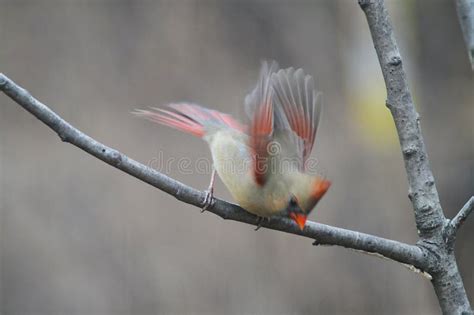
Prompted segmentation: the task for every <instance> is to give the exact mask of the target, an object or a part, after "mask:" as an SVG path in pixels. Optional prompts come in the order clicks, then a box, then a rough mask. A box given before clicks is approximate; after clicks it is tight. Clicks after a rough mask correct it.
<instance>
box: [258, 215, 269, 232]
mask: <svg viewBox="0 0 474 315" xmlns="http://www.w3.org/2000/svg"><path fill="white" fill-rule="evenodd" d="M265 220H266V221H270V218H265V217H258V219H257V227H256V228H255V231H258V230H259V229H260V228H261V227H262V222H263V221H265Z"/></svg>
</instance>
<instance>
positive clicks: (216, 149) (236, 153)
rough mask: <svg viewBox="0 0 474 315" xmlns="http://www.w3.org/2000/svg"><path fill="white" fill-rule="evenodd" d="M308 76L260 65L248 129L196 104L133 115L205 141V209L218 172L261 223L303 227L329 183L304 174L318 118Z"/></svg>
mask: <svg viewBox="0 0 474 315" xmlns="http://www.w3.org/2000/svg"><path fill="white" fill-rule="evenodd" d="M320 100H321V97H320V94H319V93H316V91H315V89H314V81H313V78H312V77H311V76H309V75H305V73H304V72H303V70H302V69H298V70H296V71H295V70H294V69H293V68H288V69H280V70H279V69H278V65H277V63H276V62H274V61H273V62H271V63H270V64H269V63H267V62H263V65H262V68H261V71H260V78H259V81H258V83H257V86H256V87H255V89H254V90H253V91H252V92H251V93H250V94H249V95H247V97H246V98H245V109H246V112H247V115H248V116H249V123H248V126H245V125H242V124H240V123H239V122H238V121H236V120H235V119H234V118H232V117H231V116H229V115H227V114H223V113H220V112H218V111H215V110H211V109H207V108H204V107H201V106H198V105H195V104H186V103H177V104H169V105H168V106H169V107H170V108H171V110H164V109H159V108H154V109H153V110H154V111H147V110H137V111H136V112H135V114H137V115H138V116H141V117H144V118H147V119H149V120H151V121H153V122H157V123H160V124H163V125H166V126H169V127H172V128H175V129H178V130H181V131H184V132H187V133H190V134H192V135H195V136H198V137H202V138H203V139H204V140H206V141H207V143H208V144H209V147H210V149H211V153H212V160H213V166H214V171H213V174H212V178H211V184H210V186H209V190H208V194H207V198H206V202H205V204H206V206H205V207H204V208H203V210H205V209H206V208H207V207H208V206H209V205H210V204H211V203H212V198H213V197H212V193H213V186H214V177H215V171H217V173H218V174H219V176H220V178H221V179H222V181H223V182H224V184H225V185H226V186H227V188H228V189H229V191H230V193H231V194H232V196H233V197H234V199H235V200H236V201H237V202H238V203H239V205H240V206H242V207H243V208H244V209H246V210H247V211H249V212H250V213H253V214H255V215H257V216H259V217H260V218H264V217H270V216H273V215H285V216H288V217H290V218H291V219H293V220H294V221H295V222H296V224H297V225H298V226H299V228H300V229H303V228H304V225H305V222H306V217H307V215H308V214H309V213H310V212H311V210H312V209H313V208H314V207H315V205H316V203H317V202H318V201H319V200H320V199H321V197H322V196H323V195H324V194H325V193H326V191H327V190H328V188H329V186H330V185H331V183H330V182H329V181H328V180H325V179H323V178H321V177H319V176H317V175H316V176H315V175H309V174H306V173H305V164H306V163H305V162H306V160H307V159H308V157H309V155H310V154H311V150H312V148H313V144H314V139H315V136H316V129H317V127H318V123H319V118H320V113H321V101H320Z"/></svg>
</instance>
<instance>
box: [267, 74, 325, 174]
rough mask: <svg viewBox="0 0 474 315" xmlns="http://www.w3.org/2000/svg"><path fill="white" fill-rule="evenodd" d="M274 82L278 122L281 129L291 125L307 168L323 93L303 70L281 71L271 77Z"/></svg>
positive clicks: (297, 147) (274, 99) (296, 143)
mask: <svg viewBox="0 0 474 315" xmlns="http://www.w3.org/2000/svg"><path fill="white" fill-rule="evenodd" d="M271 81H272V90H273V108H274V113H275V116H276V118H275V122H280V124H281V127H280V128H281V129H285V128H286V126H289V128H291V130H292V131H293V132H294V134H295V135H296V136H295V137H291V138H292V141H293V143H294V146H295V147H296V150H297V151H299V152H298V153H299V154H300V155H301V157H302V164H301V169H304V165H305V162H306V160H307V159H308V157H309V156H310V154H311V150H312V149H313V145H314V140H315V138H316V130H317V129H318V124H319V120H320V116H321V93H317V92H316V90H315V87H314V80H313V78H312V77H311V76H310V75H306V74H305V73H304V71H303V69H298V70H296V71H295V70H294V69H293V68H288V69H281V70H279V71H278V72H275V73H273V74H272V78H271ZM285 120H286V121H285Z"/></svg>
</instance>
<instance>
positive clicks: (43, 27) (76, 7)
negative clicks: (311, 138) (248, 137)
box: [0, 0, 474, 315]
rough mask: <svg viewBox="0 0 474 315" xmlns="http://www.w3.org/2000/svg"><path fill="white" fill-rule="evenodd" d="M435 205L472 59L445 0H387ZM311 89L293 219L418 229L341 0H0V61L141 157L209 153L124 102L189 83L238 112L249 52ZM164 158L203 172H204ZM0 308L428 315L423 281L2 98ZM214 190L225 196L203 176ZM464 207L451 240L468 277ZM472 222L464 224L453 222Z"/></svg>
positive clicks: (364, 52) (458, 179) (455, 159)
mask: <svg viewBox="0 0 474 315" xmlns="http://www.w3.org/2000/svg"><path fill="white" fill-rule="evenodd" d="M388 5H389V11H390V13H391V15H392V20H393V22H394V25H395V31H396V35H397V40H398V42H399V45H400V47H401V53H402V57H403V60H404V63H405V65H406V66H407V69H408V77H409V81H410V84H411V87H412V92H413V95H414V97H415V101H416V106H417V109H418V111H419V112H420V114H421V117H422V129H423V134H424V137H425V142H426V146H427V149H428V152H429V155H430V159H431V164H432V168H433V172H434V174H435V176H436V179H437V187H438V190H439V192H440V195H441V198H442V203H443V206H444V208H445V210H446V211H447V215H448V216H452V215H453V214H454V213H455V211H456V210H457V209H460V207H461V206H462V205H463V203H464V202H465V201H466V200H467V199H468V197H469V196H470V195H472V192H473V187H474V176H473V165H474V161H473V156H474V153H473V151H474V148H473V127H472V126H473V120H474V119H473V117H474V109H473V104H474V95H473V93H474V92H473V91H474V89H473V76H472V73H471V70H470V66H469V63H468V60H467V57H466V53H465V48H464V45H463V42H462V35H461V33H460V28H459V25H458V21H457V18H456V12H455V6H454V3H453V2H452V1H450V0H444V1H442V0H420V1H414V0H410V1H402V0H397V1H395V0H392V1H388ZM264 58H265V59H270V58H273V59H276V60H278V61H279V62H280V64H281V66H283V67H287V66H295V67H303V68H304V69H305V71H306V72H308V73H310V74H312V75H314V77H315V79H316V82H317V85H318V86H319V88H320V89H321V90H322V91H323V93H324V103H325V104H324V106H325V107H324V113H323V121H322V123H321V126H320V130H319V132H318V136H317V139H316V141H317V143H316V149H315V152H314V155H315V156H316V157H317V159H318V160H319V161H320V162H319V163H320V167H321V169H322V170H323V171H324V174H325V175H326V176H327V177H328V178H329V179H331V180H332V182H333V186H332V187H331V189H330V191H329V192H328V194H327V195H326V196H325V197H324V199H323V200H322V201H321V203H320V204H319V205H318V206H317V209H316V210H315V211H314V212H313V213H312V215H311V219H312V220H316V221H319V222H323V223H327V224H332V225H336V226H340V227H345V228H350V229H354V230H359V231H364V232H368V233H374V234H377V235H381V236H384V237H387V238H393V239H396V240H400V241H404V242H414V240H416V229H415V224H414V220H413V214H412V210H411V206H410V203H409V201H408V198H407V181H406V175H405V171H404V168H403V161H402V157H401V153H400V150H399V145H398V139H397V138H396V132H395V129H394V124H393V122H392V120H391V116H390V113H389V111H388V110H387V109H386V107H385V106H384V102H385V91H384V85H383V80H382V76H381V72H380V69H379V66H378V61H377V58H376V55H375V52H374V49H373V44H372V42H371V39H370V34H369V31H368V27H367V25H366V21H365V18H364V16H363V13H362V11H361V10H360V9H359V7H358V5H357V1H355V0H354V1H350V0H339V1H317V0H311V1H310V0H308V1H301V0H296V1H283V0H279V1H230V0H229V1H211V0H203V1H197V0H196V1H191V0H176V1H169V0H167V1H144V0H141V1H110V0H103V1H99V0H97V1H92V0H84V1H81V0H63V1H60V0H44V1H33V0H30V1H26V0H0V71H2V72H4V73H5V74H6V75H8V76H10V77H11V78H12V79H14V80H15V81H17V82H18V83H19V84H21V85H22V86H24V87H26V88H27V89H28V90H29V91H30V92H31V93H32V94H33V95H34V96H35V97H37V98H38V99H40V100H41V101H43V102H45V103H46V104H49V105H50V106H51V107H52V108H53V110H56V111H57V112H58V113H59V114H60V115H62V116H63V117H64V118H65V119H67V120H69V121H70V122H71V123H72V124H74V125H75V126H76V127H78V128H79V129H81V130H82V131H84V132H86V133H88V134H89V135H91V136H93V137H95V138H96V139H98V140H99V141H102V142H104V143H106V144H108V145H110V146H112V147H114V148H116V149H119V150H121V151H122V152H124V153H125V154H128V155H130V156H131V157H132V158H135V159H137V160H139V161H142V162H144V163H148V162H149V161H153V159H154V158H156V156H157V155H158V153H159V152H160V151H162V152H164V154H163V156H164V157H165V158H176V159H179V158H180V157H189V158H191V159H192V160H197V159H199V158H209V152H208V149H207V147H206V145H205V144H204V143H203V142H202V141H201V140H199V139H195V138H192V137H190V136H188V135H185V134H182V133H179V132H177V131H174V130H171V129H167V128H166V127H161V126H157V125H153V124H151V123H148V122H145V121H142V120H138V119H136V118H134V117H133V116H132V115H130V111H131V110H133V109H134V108H143V107H146V106H161V105H163V104H166V103H168V102H171V101H193V102H196V103H199V104H203V105H206V106H209V107H212V108H216V109H218V110H221V111H224V112H229V113H231V114H233V115H241V113H242V103H243V99H244V97H245V94H246V93H248V92H249V91H250V90H251V88H252V86H253V84H254V83H255V81H256V78H257V75H258V69H259V66H260V61H261V60H262V59H264ZM168 174H169V175H171V176H173V177H175V178H177V179H178V180H181V181H183V182H185V183H187V184H189V185H192V186H194V187H199V188H202V189H204V188H205V187H207V184H208V179H209V178H208V176H209V175H206V174H182V173H179V172H178V171H177V168H176V167H172V168H171V169H170V171H169V173H168ZM0 180H1V182H0V207H1V208H0V211H1V212H0V220H1V221H0V313H2V314H5V315H9V314H101V315H102V314H309V313H320V314H345V313H351V314H381V313H386V314H433V313H437V312H439V307H438V302H437V301H436V299H435V296H434V292H433V290H432V287H431V284H430V283H429V281H427V280H425V279H424V278H420V276H418V275H416V274H414V273H412V272H409V271H407V270H406V269H405V268H403V267H401V266H400V265H398V264H395V263H392V262H388V261H384V260H379V259H374V258H373V257H369V256H366V255H361V254H357V253H354V252H352V251H348V250H344V249H340V248H331V247H312V246H311V242H309V241H308V240H302V239H300V238H298V237H295V236H291V235H286V234H283V233H278V232H274V231H267V230H265V229H261V230H259V231H258V232H254V231H253V229H252V227H251V226H247V225H244V224H240V223H235V222H225V221H223V220H221V219H220V218H218V217H216V216H213V215H210V214H200V213H199V211H198V209H196V208H193V207H191V206H189V205H185V204H182V203H179V202H177V201H176V200H175V199H174V198H172V197H170V196H167V195H165V194H164V193H162V192H160V191H157V190H156V189H153V188H151V187H149V186H147V185H144V184H143V183H141V182H139V181H137V180H136V179H134V178H132V177H130V176H127V175H124V174H123V173H121V172H119V171H117V170H115V169H113V168H111V167H109V166H107V165H105V164H104V163H102V162H100V161H98V160H96V159H94V158H92V157H90V156H88V155H86V154H85V153H84V152H82V151H79V150H78V149H76V148H74V147H72V146H70V145H65V144H62V143H61V142H60V140H59V139H58V137H57V136H56V135H55V134H53V133H52V132H51V131H50V130H49V129H48V128H46V127H45V126H44V125H43V124H41V123H40V122H38V121H37V120H36V119H35V118H34V117H32V116H31V115H30V114H28V113H26V112H25V111H24V110H23V109H21V108H20V107H19V106H17V105H15V104H13V103H12V101H10V100H9V99H8V98H7V97H5V96H2V97H0ZM216 194H217V196H219V197H222V198H225V199H230V196H229V194H228V192H227V191H226V190H225V188H224V186H223V185H222V184H221V183H220V182H218V183H217V191H216ZM473 237H474V221H473V220H470V221H469V222H466V224H465V226H464V228H463V229H462V230H461V231H460V234H459V236H458V242H457V249H456V254H457V256H458V259H459V265H460V268H461V272H462V276H463V278H464V282H465V286H466V289H467V292H468V295H469V296H470V297H471V301H472V297H473V294H474V272H473V268H472V266H473V265H474V251H473V250H472V239H473ZM469 240H471V241H469Z"/></svg>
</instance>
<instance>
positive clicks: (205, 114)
mask: <svg viewBox="0 0 474 315" xmlns="http://www.w3.org/2000/svg"><path fill="white" fill-rule="evenodd" d="M168 107H169V108H170V109H171V110H165V109H161V108H151V110H142V109H137V110H135V111H134V112H133V114H135V115H137V116H139V117H143V118H146V119H148V120H150V121H152V122H156V123H159V124H162V125H165V126H168V127H171V128H174V129H177V130H180V131H183V132H186V133H189V134H192V135H194V136H197V137H203V136H204V135H205V134H206V132H207V131H208V130H209V129H211V128H212V129H215V128H219V127H221V128H222V127H230V128H233V129H237V130H239V131H244V130H245V126H243V125H241V124H240V123H239V122H238V121H236V120H235V119H234V118H232V117H231V116H230V115H227V114H223V113H221V112H218V111H216V110H211V109H207V108H204V107H201V106H199V105H195V104H188V103H174V104H168Z"/></svg>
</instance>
